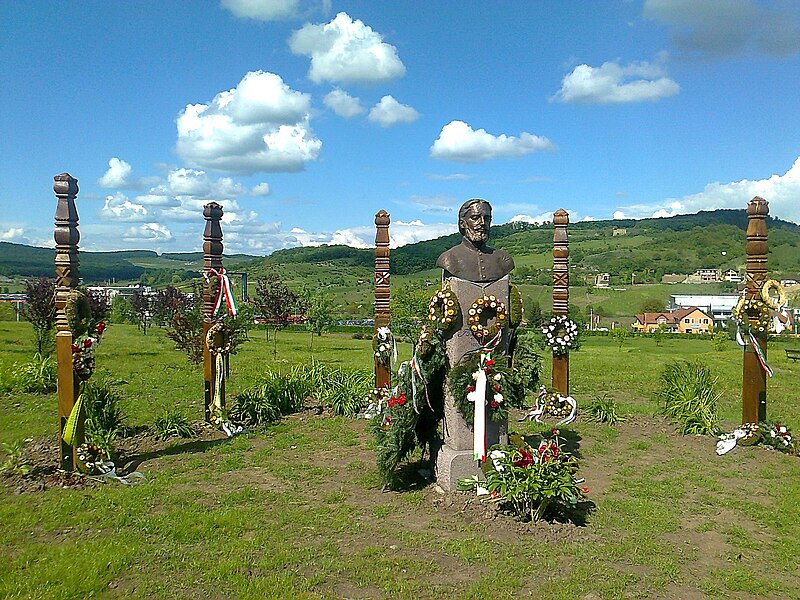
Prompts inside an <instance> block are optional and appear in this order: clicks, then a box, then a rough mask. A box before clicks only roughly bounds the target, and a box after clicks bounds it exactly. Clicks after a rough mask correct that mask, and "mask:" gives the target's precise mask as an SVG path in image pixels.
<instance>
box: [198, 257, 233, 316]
mask: <svg viewBox="0 0 800 600" xmlns="http://www.w3.org/2000/svg"><path fill="white" fill-rule="evenodd" d="M209 276H213V277H216V278H217V280H218V281H219V287H218V288H217V297H216V299H215V300H214V312H213V313H212V316H214V317H216V316H217V315H218V314H219V309H220V308H221V307H222V299H223V298H224V299H225V305H226V307H227V309H228V314H229V315H230V316H232V317H235V316H236V303H235V302H234V300H233V290H232V289H231V280H230V278H229V277H228V273H227V272H226V271H225V269H224V268H220V270H219V271H217V270H216V269H209V270H208V274H207V275H205V278H206V281H207V282H210V277H209Z"/></svg>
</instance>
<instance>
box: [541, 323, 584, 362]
mask: <svg viewBox="0 0 800 600" xmlns="http://www.w3.org/2000/svg"><path fill="white" fill-rule="evenodd" d="M542 333H543V334H544V342H545V344H547V345H548V346H550V348H552V349H553V354H566V353H567V352H569V351H570V350H573V349H575V348H577V346H578V325H577V324H576V323H575V321H573V320H572V319H570V318H569V317H568V316H567V315H553V317H551V319H550V320H549V321H547V322H546V323H545V324H544V325H542Z"/></svg>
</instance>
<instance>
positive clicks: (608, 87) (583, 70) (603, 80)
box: [552, 62, 680, 104]
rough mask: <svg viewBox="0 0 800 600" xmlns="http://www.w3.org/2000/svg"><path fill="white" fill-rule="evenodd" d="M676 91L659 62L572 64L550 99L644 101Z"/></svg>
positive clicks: (659, 97) (674, 85)
mask: <svg viewBox="0 0 800 600" xmlns="http://www.w3.org/2000/svg"><path fill="white" fill-rule="evenodd" d="M679 91H680V86H679V85H678V84H677V83H675V82H674V81H673V80H672V79H670V78H669V77H667V76H666V74H665V73H664V71H663V68H662V67H661V66H660V65H657V64H653V63H648V62H638V63H633V64H630V65H627V66H622V65H620V64H618V63H616V62H605V63H603V64H602V65H600V66H599V67H590V66H589V65H586V64H583V65H578V66H577V67H575V68H574V69H573V70H572V72H571V73H569V74H568V75H566V76H565V77H564V79H563V80H562V81H561V89H560V90H558V92H556V94H555V95H554V96H553V97H552V100H557V101H559V102H568V103H569V102H574V103H584V104H611V103H623V102H645V101H654V100H659V99H661V98H666V97H668V96H674V95H675V94H677V93H678V92H679Z"/></svg>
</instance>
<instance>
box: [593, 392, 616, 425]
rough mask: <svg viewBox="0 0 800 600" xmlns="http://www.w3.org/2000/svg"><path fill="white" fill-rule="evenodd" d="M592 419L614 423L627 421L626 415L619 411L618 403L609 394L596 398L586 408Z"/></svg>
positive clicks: (596, 421) (598, 421)
mask: <svg viewBox="0 0 800 600" xmlns="http://www.w3.org/2000/svg"><path fill="white" fill-rule="evenodd" d="M584 410H585V412H586V415H587V417H588V419H589V420H590V421H594V422H595V423H608V424H609V425H614V424H615V423H621V422H622V421H625V417H624V416H623V415H620V414H619V413H618V412H617V403H616V402H615V401H614V399H613V398H612V397H611V396H609V395H608V394H603V395H602V396H601V397H599V398H595V399H594V400H592V401H591V402H590V403H589V404H587V405H586V408H585V409H584Z"/></svg>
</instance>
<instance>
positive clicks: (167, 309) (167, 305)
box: [151, 285, 187, 327]
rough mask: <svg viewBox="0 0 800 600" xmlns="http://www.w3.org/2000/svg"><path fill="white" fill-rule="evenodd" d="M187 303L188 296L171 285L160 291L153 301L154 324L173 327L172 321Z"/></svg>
mask: <svg viewBox="0 0 800 600" xmlns="http://www.w3.org/2000/svg"><path fill="white" fill-rule="evenodd" d="M186 303H187V298H186V294H184V293H183V292H182V291H180V290H179V289H177V288H175V287H173V286H171V285H168V286H167V287H166V288H164V289H163V290H159V291H158V292H157V293H156V295H155V296H153V300H152V307H151V311H152V313H153V322H154V323H155V324H156V325H158V326H160V327H164V326H167V325H171V324H172V319H173V318H174V317H175V315H176V314H177V313H178V312H179V311H180V310H182V309H183V308H184V305H185V304H186Z"/></svg>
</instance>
